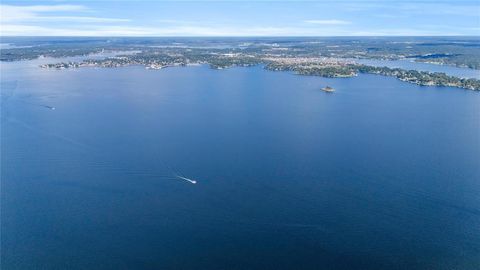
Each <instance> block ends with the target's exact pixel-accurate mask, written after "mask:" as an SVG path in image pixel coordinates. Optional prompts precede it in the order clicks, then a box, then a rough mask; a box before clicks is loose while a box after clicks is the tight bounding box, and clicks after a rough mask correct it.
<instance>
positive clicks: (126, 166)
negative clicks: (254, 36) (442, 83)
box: [1, 61, 480, 269]
mask: <svg viewBox="0 0 480 270" xmlns="http://www.w3.org/2000/svg"><path fill="white" fill-rule="evenodd" d="M32 63H34V62H29V61H23V62H16V63H5V64H2V106H1V110H2V111H1V112H2V118H1V121H2V122H1V124H2V125H1V127H2V129H1V142H2V149H1V151H2V152H1V154H2V159H1V165H2V171H1V173H2V174H1V177H2V183H1V184H2V190H1V191H2V196H1V207H2V209H1V210H2V223H1V229H2V246H1V248H2V254H1V256H2V257H1V259H2V269H319V268H320V269H478V268H479V267H480V260H479V259H480V230H479V228H480V182H479V181H478V179H480V166H479V165H480V164H479V159H478V157H479V156H480V141H479V140H480V139H479V138H480V128H479V123H480V106H478V104H480V95H479V93H478V92H473V91H467V90H462V89H456V88H440V87H438V88H437V87H421V86H417V85H413V84H408V83H404V82H401V81H399V80H396V79H394V78H390V77H382V76H376V75H361V76H358V77H355V78H345V79H326V78H320V77H308V76H297V75H293V74H290V73H286V72H271V71H266V70H263V69H261V68H260V67H254V68H232V69H226V70H220V71H218V70H211V69H209V68H207V67H204V66H201V67H185V68H168V69H163V70H145V69H144V68H142V67H128V68H116V69H101V68H82V69H74V70H46V69H39V68H37V65H36V64H32ZM325 85H330V86H333V87H334V88H336V89H337V91H336V92H335V93H334V94H329V93H325V92H323V91H320V88H322V87H324V86H325ZM46 106H49V107H55V110H52V109H49V108H48V107H46ZM173 169H174V170H176V171H179V172H181V173H183V174H184V175H185V176H187V177H189V178H192V179H196V180H197V181H198V183H197V184H195V185H193V184H191V183H189V182H187V181H183V180H181V179H171V178H168V177H171V176H172V174H173Z"/></svg>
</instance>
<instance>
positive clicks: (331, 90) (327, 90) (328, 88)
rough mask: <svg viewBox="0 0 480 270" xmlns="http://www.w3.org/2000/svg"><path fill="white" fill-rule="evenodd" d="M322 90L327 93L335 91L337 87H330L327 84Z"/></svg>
mask: <svg viewBox="0 0 480 270" xmlns="http://www.w3.org/2000/svg"><path fill="white" fill-rule="evenodd" d="M322 91H325V92H327V93H333V92H335V88H333V87H330V86H325V87H323V88H322Z"/></svg>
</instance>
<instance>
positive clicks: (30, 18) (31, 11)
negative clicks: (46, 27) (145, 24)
mask: <svg viewBox="0 0 480 270" xmlns="http://www.w3.org/2000/svg"><path fill="white" fill-rule="evenodd" d="M88 10H89V9H88V8H87V7H85V6H82V5H34V6H13V5H0V15H1V16H0V22H1V23H2V26H3V24H5V23H17V24H18V23H28V22H83V23H111V22H127V21H130V20H128V19H117V18H102V17H84V16H56V15H52V13H53V14H56V13H59V12H62V13H64V12H83V11H88Z"/></svg>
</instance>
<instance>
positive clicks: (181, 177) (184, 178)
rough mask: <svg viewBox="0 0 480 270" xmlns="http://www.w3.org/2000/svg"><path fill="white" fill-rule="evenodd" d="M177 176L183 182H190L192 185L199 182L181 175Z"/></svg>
mask: <svg viewBox="0 0 480 270" xmlns="http://www.w3.org/2000/svg"><path fill="white" fill-rule="evenodd" d="M175 176H176V177H177V178H180V179H183V180H185V181H188V182H190V183H192V184H196V183H197V181H196V180H193V179H189V178H186V177H183V176H180V175H175Z"/></svg>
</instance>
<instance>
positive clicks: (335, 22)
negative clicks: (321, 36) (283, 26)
mask: <svg viewBox="0 0 480 270" xmlns="http://www.w3.org/2000/svg"><path fill="white" fill-rule="evenodd" d="M303 22H305V23H310V24H321V25H346V24H351V22H349V21H343V20H306V21H303Z"/></svg>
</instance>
